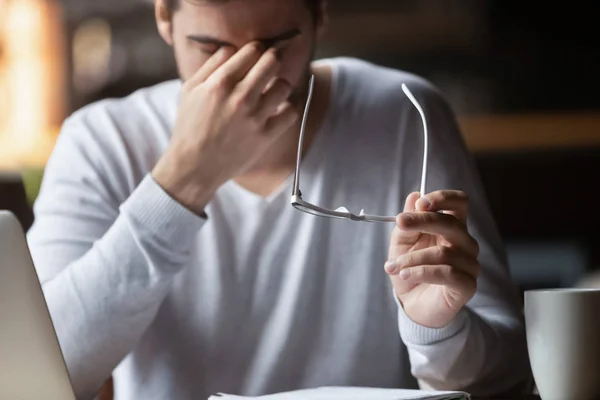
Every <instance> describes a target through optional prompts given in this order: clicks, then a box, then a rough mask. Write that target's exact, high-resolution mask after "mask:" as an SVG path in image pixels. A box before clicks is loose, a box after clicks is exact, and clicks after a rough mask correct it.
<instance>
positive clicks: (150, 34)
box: [0, 0, 600, 289]
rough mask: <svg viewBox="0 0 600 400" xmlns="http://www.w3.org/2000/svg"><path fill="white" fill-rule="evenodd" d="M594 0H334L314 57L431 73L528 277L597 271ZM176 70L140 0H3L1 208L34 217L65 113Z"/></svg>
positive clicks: (545, 282) (599, 145) (531, 281)
mask: <svg viewBox="0 0 600 400" xmlns="http://www.w3.org/2000/svg"><path fill="white" fill-rule="evenodd" d="M597 4H598V2H592V1H590V2H587V3H586V2H574V3H566V2H556V3H555V5H552V4H551V3H550V2H543V3H541V2H525V1H516V0H477V1H476V0H427V1H417V0H369V1H361V0H330V11H331V14H332V15H331V17H332V19H331V27H330V30H329V33H328V36H327V38H326V40H325V41H324V42H323V43H322V45H321V47H320V48H319V51H318V57H330V56H354V57H361V58H364V59H367V60H370V61H373V62H376V63H379V64H382V65H386V66H391V67H396V68H400V69H404V70H408V71H411V72H414V73H417V74H420V75H422V76H424V77H426V78H428V79H429V80H431V81H432V82H433V83H434V84H436V85H437V86H438V87H439V88H440V89H441V90H442V91H443V92H444V93H445V94H446V95H447V97H448V99H449V101H450V102H451V104H452V106H453V107H454V109H455V111H456V112H457V114H458V116H459V122H460V124H461V127H462V130H463V134H464V136H465V140H466V142H467V144H468V146H469V147H470V148H471V150H472V151H473V153H474V155H475V157H476V161H477V164H478V167H479V170H480V174H481V177H482V180H483V182H484V185H485V188H486V190H487V193H488V197H489V200H490V203H491V206H492V210H493V212H494V214H495V216H496V219H497V221H498V225H499V228H500V231H501V233H502V235H503V237H504V239H505V243H506V246H507V250H508V255H509V261H510V267H511V272H512V275H513V278H514V279H515V281H516V282H517V283H518V285H519V286H520V287H521V288H522V289H529V288H538V287H565V286H572V285H582V284H588V283H585V282H588V281H587V279H589V277H590V276H592V275H593V274H594V273H595V272H596V271H597V270H599V269H600V250H599V248H600V243H598V242H599V240H600V233H599V232H598V230H599V229H600V212H598V211H597V210H596V209H597V208H598V204H600V194H599V189H598V185H599V184H600V174H599V173H600V168H599V163H600V95H599V93H600V78H599V77H598V72H599V71H600V57H599V54H598V48H599V46H598V39H597V37H600V36H599V35H597V32H596V30H597V25H598V24H597V17H598V15H599V14H598V11H599V10H598V8H599V7H598V5H597ZM174 77H176V68H175V64H174V60H173V57H172V53H171V50H170V48H169V47H167V46H166V45H165V44H164V43H163V42H162V41H161V39H160V38H159V36H158V34H157V32H156V28H155V23H154V14H153V8H152V2H151V1H150V2H148V1H144V0H61V1H58V0H0V209H11V210H13V211H14V212H16V213H17V214H18V215H19V217H20V218H21V221H22V222H23V224H24V225H25V226H26V227H28V226H30V224H31V221H32V218H33V215H32V213H31V204H32V203H33V201H34V200H35V196H36V194H37V190H38V187H39V181H40V179H41V177H42V174H43V169H44V165H45V163H46V160H47V159H48V156H49V154H50V153H51V151H52V148H53V145H54V143H55V140H56V137H57V135H58V132H59V130H60V127H61V123H62V121H63V120H64V119H65V118H66V117H67V116H68V115H69V114H71V113H72V112H73V111H75V110H77V109H78V108H80V107H82V106H84V105H86V104H89V103H90V102H93V101H97V100H100V99H103V98H107V97H121V96H125V95H128V94H129V93H131V92H133V91H134V90H136V89H138V88H141V87H144V86H148V85H152V84H155V83H158V82H160V81H163V80H166V79H171V78H174Z"/></svg>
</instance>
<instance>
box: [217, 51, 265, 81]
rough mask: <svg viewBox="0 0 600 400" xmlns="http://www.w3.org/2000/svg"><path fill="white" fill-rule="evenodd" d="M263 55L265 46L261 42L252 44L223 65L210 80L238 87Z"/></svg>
mask: <svg viewBox="0 0 600 400" xmlns="http://www.w3.org/2000/svg"><path fill="white" fill-rule="evenodd" d="M262 54H263V46H262V44H260V43H259V42H250V43H248V44H247V45H245V46H244V47H242V48H241V49H240V50H239V51H238V52H237V53H235V54H234V55H233V56H231V57H230V58H229V59H228V60H227V61H225V63H223V65H221V66H220V67H219V68H218V69H217V70H216V71H215V72H214V73H213V74H212V75H211V76H210V78H208V80H213V79H214V80H215V82H219V83H221V84H222V85H224V86H226V87H228V88H230V89H231V88H233V87H234V86H235V85H237V84H238V83H239V82H240V81H241V80H242V79H244V77H245V76H246V74H248V72H249V71H250V69H252V67H253V66H254V64H256V63H257V62H258V60H259V59H260V58H261V56H262Z"/></svg>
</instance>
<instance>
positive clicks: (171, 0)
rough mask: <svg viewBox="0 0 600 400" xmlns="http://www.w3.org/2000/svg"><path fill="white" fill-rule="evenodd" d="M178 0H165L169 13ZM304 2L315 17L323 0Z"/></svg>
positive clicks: (177, 3)
mask: <svg viewBox="0 0 600 400" xmlns="http://www.w3.org/2000/svg"><path fill="white" fill-rule="evenodd" d="M179 1H180V0H165V2H166V5H167V10H169V13H171V14H172V13H173V11H175V10H177V7H179ZM203 1H208V2H209V3H222V2H225V1H228V0H203ZM304 2H305V3H306V6H307V7H308V9H309V10H310V12H311V14H312V15H313V17H314V18H315V20H316V18H317V16H318V15H319V13H320V11H321V10H320V6H321V3H322V2H323V0H304Z"/></svg>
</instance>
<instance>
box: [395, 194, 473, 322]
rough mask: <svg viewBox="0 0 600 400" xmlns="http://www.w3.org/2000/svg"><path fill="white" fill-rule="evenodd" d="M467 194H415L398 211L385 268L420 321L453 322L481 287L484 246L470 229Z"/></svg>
mask: <svg viewBox="0 0 600 400" xmlns="http://www.w3.org/2000/svg"><path fill="white" fill-rule="evenodd" d="M467 216H468V199H467V196H466V194H465V193H464V192H461V191H451V190H443V191H437V192H433V193H430V194H428V195H426V196H424V197H423V198H420V195H419V193H412V194H410V195H409V196H408V199H407V200H406V205H405V207H404V212H403V213H401V214H400V215H398V218H397V220H396V227H395V228H394V231H393V233H392V238H391V243H390V251H389V257H388V262H387V263H386V264H385V270H386V272H387V273H388V275H389V276H390V278H391V280H392V284H393V286H394V291H395V293H396V295H397V296H398V299H399V300H400V302H401V304H402V306H403V308H404V312H405V313H406V315H407V316H408V317H409V318H410V319H411V320H412V321H413V322H415V323H417V324H419V325H422V326H425V327H429V328H442V327H444V326H446V325H448V324H449V323H450V322H451V321H452V320H453V319H454V317H455V316H456V315H457V314H458V312H459V311H460V310H461V309H462V308H463V307H464V306H465V304H467V302H468V301H469V300H470V299H471V298H472V297H473V296H474V295H475V292H476V291H477V277H478V275H479V271H480V265H479V262H478V261H477V256H478V254H479V246H478V243H477V241H476V240H475V239H474V238H473V237H472V236H471V235H470V234H469V233H468V231H467Z"/></svg>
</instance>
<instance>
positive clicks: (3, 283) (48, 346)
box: [0, 211, 75, 400]
mask: <svg viewBox="0 0 600 400" xmlns="http://www.w3.org/2000/svg"><path fill="white" fill-rule="evenodd" d="M0 399H6V400H42V399H43V400H75V395H74V393H73V389H72V386H71V381H70V379H69V374H68V372H67V368H66V365H65V362H64V359H63V356H62V353H61V350H60V346H59V344H58V339H57V337H56V333H55V331H54V326H53V324H52V320H51V319H50V314H49V312H48V308H47V306H46V301H45V299H44V295H43V293H42V288H41V285H40V281H39V279H38V277H37V273H36V271H35V268H34V265H33V261H32V259H31V255H30V253H29V248H28V246H27V242H26V237H25V232H24V231H23V227H22V226H21V224H20V223H19V221H18V220H17V218H16V217H15V215H14V214H12V213H11V212H8V211H0Z"/></svg>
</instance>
